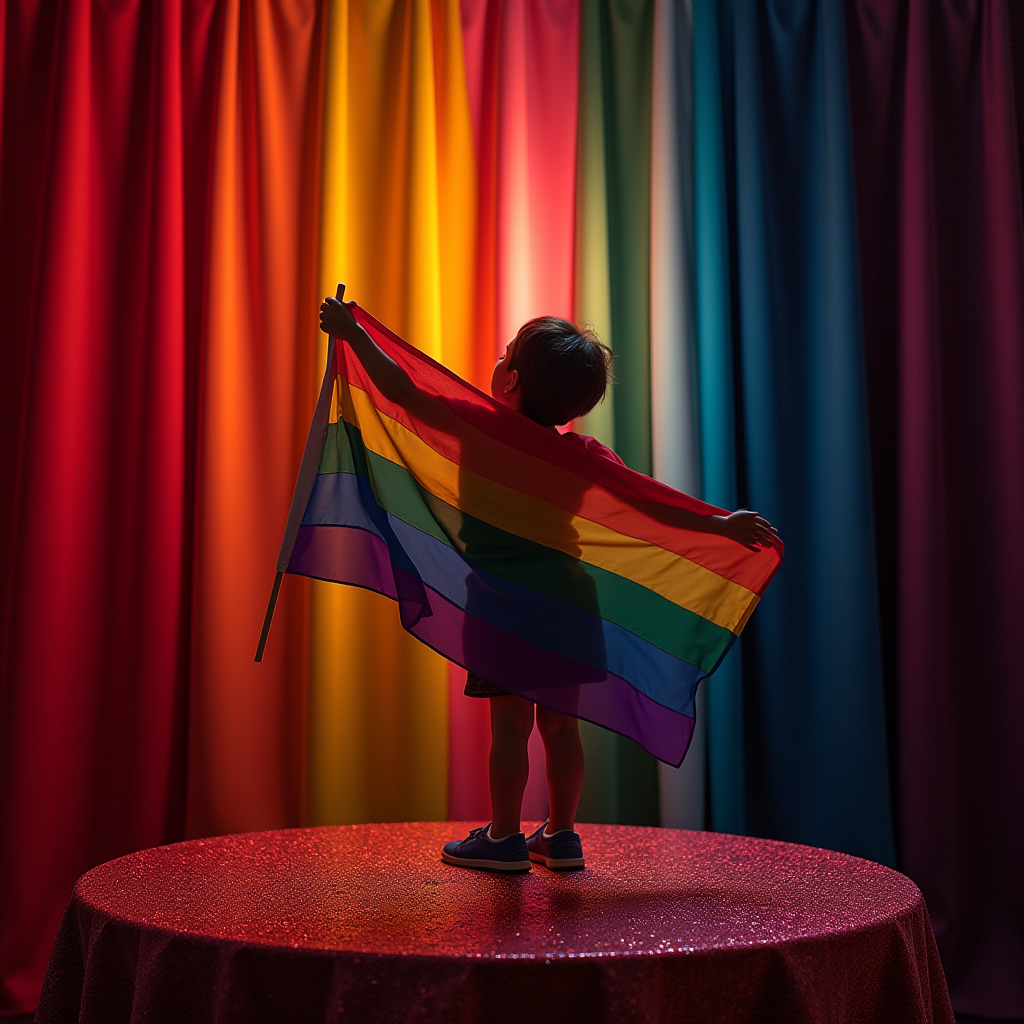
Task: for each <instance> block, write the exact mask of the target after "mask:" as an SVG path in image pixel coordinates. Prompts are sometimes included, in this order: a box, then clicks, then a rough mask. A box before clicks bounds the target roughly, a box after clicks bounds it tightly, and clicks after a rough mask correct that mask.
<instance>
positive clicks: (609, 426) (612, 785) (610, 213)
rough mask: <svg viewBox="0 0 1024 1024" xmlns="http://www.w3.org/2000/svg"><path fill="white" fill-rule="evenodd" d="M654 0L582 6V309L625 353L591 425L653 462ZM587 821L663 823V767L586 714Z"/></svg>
mask: <svg viewBox="0 0 1024 1024" xmlns="http://www.w3.org/2000/svg"><path fill="white" fill-rule="evenodd" d="M653 29H654V0H600V2H594V3H588V4H583V5H582V6H581V18H580V35H581V47H580V53H581V59H580V75H579V82H580V130H579V140H578V147H579V154H580V156H579V184H578V193H577V204H578V206H577V208H578V211H579V212H578V215H577V216H578V227H577V265H576V317H577V319H579V320H581V321H583V322H585V323H591V324H593V325H594V327H595V328H596V329H597V331H598V334H599V335H600V336H601V338H602V339H603V340H604V341H605V342H606V343H607V344H609V345H610V346H611V347H612V349H613V350H614V352H615V358H616V362H615V373H616V376H617V378H618V383H616V384H615V385H614V387H613V388H612V391H613V395H612V396H611V397H610V399H605V402H604V403H603V404H602V405H601V406H599V407H598V408H597V409H596V410H595V411H594V412H593V413H591V414H590V415H588V416H587V417H585V419H584V421H583V424H582V429H583V430H584V431H585V432H586V433H589V434H593V435H594V436H595V437H597V438H598V439H599V440H601V441H603V442H604V443H605V444H608V445H610V446H611V447H614V449H615V450H616V452H618V454H619V455H620V456H621V457H622V458H623V459H624V460H625V462H626V463H627V465H630V466H632V467H633V468H634V469H638V470H640V471H641V472H645V473H649V472H650V471H651V377H650V373H651V369H650V359H651V356H650V344H651V342H650V287H651V284H650V260H651V250H650V237H651V235H650V215H651V210H650V195H651V74H652V46H653V40H652V37H653ZM580 735H581V736H582V738H583V746H584V752H585V756H586V763H587V775H586V780H585V782H584V786H583V796H582V798H581V801H580V810H579V817H580V820H582V821H610V822H623V823H634V824H651V825H653V824H657V822H658V813H659V812H658V788H657V787H658V770H657V767H656V762H655V761H654V760H653V758H651V757H649V756H648V755H647V754H645V753H644V752H643V751H642V750H641V749H640V748H639V747H638V746H637V745H636V744H635V743H633V742H631V741H630V740H626V739H623V738H622V737H620V736H616V735H613V734H611V733H607V732H604V731H603V730H600V729H598V728H596V727H594V726H591V725H589V724H587V723H585V722H583V723H581V724H580Z"/></svg>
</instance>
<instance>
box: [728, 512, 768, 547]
mask: <svg viewBox="0 0 1024 1024" xmlns="http://www.w3.org/2000/svg"><path fill="white" fill-rule="evenodd" d="M721 523H722V533H723V534H724V535H725V536H726V537H729V538H730V539H731V540H734V541H736V542H737V543H738V544H742V545H743V546H744V547H747V548H751V549H752V550H753V551H757V550H758V548H762V547H765V548H767V547H771V545H772V544H773V542H774V541H776V540H778V537H779V531H778V530H776V529H775V527H774V526H772V524H771V523H769V522H768V520H767V519H762V518H761V517H760V516H759V515H758V514H757V513H756V512H751V511H750V510H749V509H745V508H741V509H740V510H739V511H738V512H733V514H732V515H731V516H723V517H722V519H721Z"/></svg>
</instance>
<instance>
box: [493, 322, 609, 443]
mask: <svg viewBox="0 0 1024 1024" xmlns="http://www.w3.org/2000/svg"><path fill="white" fill-rule="evenodd" d="M614 358H615V356H614V355H612V350H611V349H610V348H608V346H607V345H602V344H601V342H600V341H598V339H597V335H596V334H594V332H593V331H592V330H591V329H590V328H588V327H578V326H577V325H576V324H574V323H572V322H571V321H569V320H563V319H562V318H561V317H560V316H538V317H535V318H534V319H533V320H527V321H526V323H525V324H523V326H522V327H520V328H519V333H518V334H517V335H516V336H515V340H514V341H513V342H512V345H511V347H510V348H509V353H508V368H509V369H510V370H518V371H519V386H520V387H521V388H522V392H521V394H522V410H523V413H524V415H526V416H529V417H530V419H531V420H535V421H536V422H537V423H540V424H542V425H543V426H545V427H557V426H561V425H562V424H563V423H568V422H569V421H570V420H574V419H576V418H577V417H578V416H583V415H585V414H586V413H588V412H590V410H591V409H593V408H594V406H595V405H597V403H598V402H600V401H601V399H602V398H604V393H605V391H606V390H607V389H608V385H609V383H611V381H612V380H613V379H614V378H613V377H612V360H613V359H614Z"/></svg>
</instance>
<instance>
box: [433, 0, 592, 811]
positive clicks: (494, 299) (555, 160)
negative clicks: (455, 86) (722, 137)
mask: <svg viewBox="0 0 1024 1024" xmlns="http://www.w3.org/2000/svg"><path fill="white" fill-rule="evenodd" d="M579 11H580V8H579V3H578V2H577V0H487V2H480V0H463V4H462V25H463V39H464V45H465V53H466V80H467V88H468V92H469V105H470V110H471V111H472V122H473V132H474V146H475V154H476V168H477V178H478V196H479V199H478V202H479V213H478V220H477V223H478V226H479V227H478V234H477V240H476V253H477V264H476V277H475V280H476V295H477V307H476V320H475V325H476V333H475V336H474V346H475V349H476V353H477V365H478V370H477V380H476V383H477V384H478V386H480V387H482V388H483V389H484V390H487V388H488V386H489V384H490V377H491V370H492V368H493V366H494V361H495V359H497V357H498V355H499V354H500V352H502V351H503V350H504V348H505V346H506V344H507V343H508V342H509V341H511V339H512V338H514V337H515V334H516V332H517V331H518V330H519V327H520V326H521V325H522V324H523V323H524V322H525V321H526V320H529V319H530V318H531V317H535V316H544V315H553V316H563V317H567V318H570V319H571V318H572V315H573V251H574V244H575V229H576V217H575V193H576V134H577V109H578V107H577V90H576V80H577V67H578V60H579V17H580V15H579ZM465 681H466V674H465V672H463V671H461V670H458V669H453V670H452V673H451V691H450V700H451V711H450V721H451V729H452V733H451V756H452V758H453V770H452V773H451V778H452V798H453V803H452V807H451V810H450V814H451V816H452V817H469V818H477V817H481V818H482V817H486V815H487V814H488V808H489V796H488V791H487V760H486V759H487V751H488V747H489V736H490V726H489V724H488V723H489V715H488V710H489V709H488V706H487V702H486V701H482V700H475V699H472V698H467V697H464V696H463V693H462V688H463V686H464V684H465ZM456 760H457V762H458V764H457V765H456V764H455V761H456ZM474 783H475V784H474ZM523 815H524V817H525V818H539V819H543V818H546V817H547V781H546V779H545V774H544V747H543V743H542V742H541V738H540V734H539V733H538V732H537V731H536V730H535V731H534V733H533V735H532V736H531V737H530V779H529V783H528V784H527V790H526V796H525V798H524V804H523Z"/></svg>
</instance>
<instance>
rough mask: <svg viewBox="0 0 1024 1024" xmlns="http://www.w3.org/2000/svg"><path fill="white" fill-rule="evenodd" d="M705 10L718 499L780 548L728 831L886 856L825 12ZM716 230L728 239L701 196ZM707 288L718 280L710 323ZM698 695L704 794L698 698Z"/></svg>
mask: <svg viewBox="0 0 1024 1024" xmlns="http://www.w3.org/2000/svg"><path fill="white" fill-rule="evenodd" d="M706 13H707V14H708V15H711V14H712V12H711V11H707V12H706ZM716 13H718V14H719V16H720V17H719V19H718V20H717V24H716V23H715V22H714V21H713V20H712V18H711V17H709V18H707V19H706V20H705V19H704V18H701V20H700V22H699V26H700V27H701V28H702V29H705V30H706V29H708V27H709V26H710V30H711V31H710V32H709V35H708V37H707V38H706V39H705V40H702V39H700V38H698V39H697V40H696V43H695V45H696V47H697V51H698V52H700V51H701V50H702V46H706V47H707V50H708V53H709V56H708V57H707V58H705V59H704V61H703V63H704V65H705V66H704V67H703V68H702V71H701V74H702V76H703V75H704V74H705V73H706V72H707V71H709V70H710V71H712V72H713V71H714V70H715V69H714V68H711V69H709V68H707V66H706V64H707V63H709V62H710V60H712V59H713V55H714V54H716V53H717V54H718V55H719V56H720V55H721V54H723V53H726V52H728V54H729V59H728V61H726V60H721V61H720V63H719V67H718V69H717V70H718V73H719V76H720V77H719V96H718V97H717V98H716V99H717V102H718V103H719V109H720V110H721V116H720V119H719V121H720V123H721V126H722V128H723V129H724V132H725V133H731V135H732V139H731V145H723V146H722V147H721V149H719V150H718V152H720V153H721V154H722V155H723V158H724V163H725V164H726V173H725V175H724V178H725V185H726V187H725V189H724V190H723V188H722V177H723V175H721V173H720V171H719V172H718V176H717V181H716V182H715V188H717V189H718V193H717V195H718V196H719V197H723V192H724V199H725V201H726V202H729V201H730V200H732V201H733V202H734V203H735V209H734V211H732V212H731V213H730V216H731V217H732V218H734V219H733V224H734V225H735V227H734V228H733V229H732V230H734V232H735V234H734V235H733V236H732V238H730V242H731V252H730V254H729V255H730V273H731V280H732V284H733V288H734V291H733V293H732V297H733V302H734V304H735V305H734V314H735V315H734V317H733V319H732V324H731V329H732V332H733V338H734V342H733V350H732V353H731V354H732V356H733V358H734V360H735V361H734V365H733V372H732V376H733V379H734V380H735V381H737V382H738V387H737V390H736V391H735V392H734V396H733V397H734V402H735V404H736V410H737V420H736V427H735V430H736V439H737V448H736V464H737V468H738V470H739V472H738V476H739V482H740V487H739V493H738V497H739V501H740V502H742V503H745V504H748V505H749V506H751V507H753V508H756V509H757V510H758V511H760V512H761V513H762V514H764V515H765V516H767V517H768V518H769V519H771V520H772V522H773V523H775V525H776V526H777V527H778V528H779V530H780V532H781V533H782V535H783V536H784V537H785V538H786V539H787V555H788V557H787V559H786V569H785V571H784V572H782V573H780V574H779V578H778V580H777V581H776V583H775V585H773V587H772V589H771V590H770V591H769V592H768V593H767V594H766V596H765V599H764V600H763V601H762V602H761V606H760V607H759V609H758V614H757V616H756V617H755V621H754V622H753V623H752V629H751V632H750V635H749V638H748V637H747V636H745V637H744V642H743V654H744V664H743V670H744V671H743V678H744V681H743V704H742V722H741V723H740V722H739V721H737V720H736V719H735V718H733V719H732V722H731V726H732V735H731V737H730V738H731V739H732V743H733V744H734V748H735V747H738V746H739V743H738V734H739V735H742V746H743V757H744V760H745V779H744V783H743V785H744V788H745V791H746V792H745V799H744V808H743V813H744V817H745V827H746V830H747V831H748V832H752V833H753V834H761V835H768V836H774V837H776V838H779V839H787V840H791V841H796V842H804V843H808V844H810V845H815V846H825V847H828V848H831V849H839V850H845V851H847V852H849V853H854V854H858V855H860V856H865V857H869V858H871V859H873V860H877V861H881V862H882V863H888V864H892V863H893V862H894V856H895V854H894V847H893V832H892V821H891V816H890V802H889V789H888V756H887V747H886V732H885V708H884V697H883V684H882V669H881V647H880V638H879V630H878V605H877V583H876V578H875V572H874V557H875V549H874V536H873V521H872V508H871V498H870V495H871V478H870V463H869V458H868V443H867V436H868V435H867V407H866V398H865V382H864V362H863V344H862V336H861V325H860V306H859V302H860V296H859V283H858V267H857V239H856V225H855V222H854V210H855V203H854V192H853V175H852V154H851V150H850V146H851V140H850V126H849V114H848V97H847V85H846V63H845V41H844V27H843V22H842V20H841V12H840V11H839V10H838V9H837V8H835V7H834V6H833V5H829V4H825V3H816V2H811V0H807V2H804V3H801V4H795V5H794V4H781V3H771V2H769V3H765V4H762V5H757V6H751V5H746V4H729V5H722V6H721V7H719V8H718V11H717V12H716ZM716 29H717V31H718V32H719V33H720V38H719V40H718V42H719V47H718V48H715V46H714V42H715V40H714V39H713V37H712V33H713V31H714V30H716ZM727 76H729V77H731V82H727V81H726V78H727ZM707 77H708V78H709V79H712V81H711V86H712V88H714V82H713V78H712V75H711V74H708V76H707ZM699 81H700V82H701V83H702V84H703V81H704V79H703V77H702V78H701V79H699ZM730 100H731V103H730ZM701 102H707V100H706V98H704V97H701ZM730 106H731V108H732V109H731V110H730ZM711 127H712V132H714V131H715V129H714V125H712V126H711ZM730 149H731V152H730ZM729 163H732V167H731V168H729V167H728V164H729ZM716 170H717V169H716ZM729 185H732V189H733V190H734V191H733V195H734V199H733V198H732V197H731V196H730V195H729V191H730V190H729ZM718 224H719V231H720V235H719V238H720V239H721V237H723V235H724V237H727V238H728V237H729V234H726V233H725V232H724V231H723V230H722V229H723V227H726V226H728V227H730V228H731V227H732V226H731V225H729V223H728V221H727V220H726V221H725V223H724V224H723V218H722V217H721V202H720V203H719V219H718ZM730 233H731V232H730ZM702 238H704V239H705V240H706V235H704V236H702ZM716 244H719V245H720V241H719V242H718V243H716ZM724 263H725V260H724V257H723V255H722V254H721V253H719V254H718V259H717V261H715V262H712V263H711V267H712V268H715V267H716V264H717V269H718V271H719V280H720V281H721V280H722V279H723V278H724V269H725V268H724ZM724 293H725V288H724V283H723V284H721V285H720V286H719V288H718V294H717V295H716V296H715V300H716V301H717V302H720V303H721V307H720V308H719V309H717V310H712V311H711V315H712V316H715V317H716V318H718V317H721V316H722V312H723V311H724V308H725V303H724ZM703 297H704V296H703V295H702V296H701V298H703ZM713 326H714V328H715V329H716V333H715V334H714V335H712V337H713V338H714V339H715V340H716V341H717V340H718V339H721V342H722V344H721V346H720V349H719V351H718V352H716V353H714V354H713V358H714V357H715V356H717V357H718V359H719V362H718V363H717V366H716V365H715V364H714V363H712V366H713V367H714V368H715V369H716V374H715V376H716V378H717V379H715V380H714V381H712V385H713V387H714V389H715V390H713V391H712V393H711V395H712V403H710V404H711V406H712V408H714V402H715V401H716V400H721V405H722V406H723V407H724V406H726V405H727V395H728V390H729V386H728V385H729V381H728V376H729V372H728V367H727V362H728V354H729V353H728V344H727V339H726V337H725V331H724V329H723V327H724V326H725V325H724V323H722V321H721V320H717V321H716V323H715V324H714V325H713ZM708 340H709V341H710V340H711V339H708ZM703 346H704V339H702V349H701V356H703V355H704V348H703ZM702 384H703V380H702ZM701 399H702V403H703V399H704V393H703V391H702V394H701ZM723 399H724V400H723ZM727 459H728V456H727ZM706 464H708V465H713V464H712V463H711V460H706ZM707 497H709V498H713V499H714V498H715V496H714V495H710V494H709V495H707ZM716 681H717V680H712V684H714V683H715V682H716ZM709 696H710V698H711V717H712V726H711V745H712V793H713V800H714V790H715V784H716V780H715V771H716V768H717V767H718V764H719V761H718V759H717V757H716V755H717V753H718V752H717V751H716V750H715V747H716V740H717V739H718V729H717V727H718V724H719V723H718V722H717V721H716V717H717V711H718V708H717V707H716V704H715V698H716V696H717V694H716V693H715V691H714V690H713V689H712V687H709ZM734 710H735V708H732V709H730V711H734ZM740 729H741V730H742V732H741V733H740V732H739V730H740ZM727 771H728V772H731V771H732V768H731V767H729V768H727ZM713 810H714V808H713ZM713 821H714V824H715V827H716V828H719V827H721V825H720V819H719V818H718V817H717V816H716V817H713Z"/></svg>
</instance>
